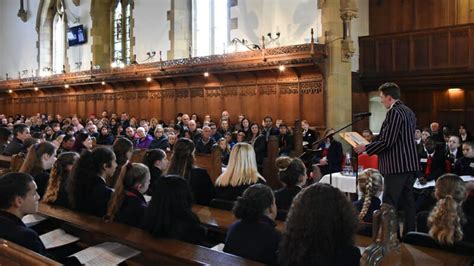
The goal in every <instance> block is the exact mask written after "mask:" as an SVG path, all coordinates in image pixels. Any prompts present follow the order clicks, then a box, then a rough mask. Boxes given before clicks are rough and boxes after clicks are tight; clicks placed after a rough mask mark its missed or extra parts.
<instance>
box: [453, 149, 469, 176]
mask: <svg viewBox="0 0 474 266" xmlns="http://www.w3.org/2000/svg"><path fill="white" fill-rule="evenodd" d="M462 153H463V155H464V157H461V158H460V159H459V160H457V161H456V163H455V164H454V171H453V172H454V173H455V174H457V175H460V176H461V175H471V176H474V142H473V141H467V142H464V143H463V144H462Z"/></svg>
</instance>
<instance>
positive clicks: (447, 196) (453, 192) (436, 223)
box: [428, 174, 474, 244]
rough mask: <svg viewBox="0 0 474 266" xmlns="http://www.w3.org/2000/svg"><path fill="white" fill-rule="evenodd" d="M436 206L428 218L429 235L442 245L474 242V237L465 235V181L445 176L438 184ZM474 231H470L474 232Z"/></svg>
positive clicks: (450, 175)
mask: <svg viewBox="0 0 474 266" xmlns="http://www.w3.org/2000/svg"><path fill="white" fill-rule="evenodd" d="M435 197H436V199H437V200H438V201H437V203H436V206H435V207H434V209H433V210H432V211H431V213H430V215H429V217H428V226H429V234H430V235H431V236H432V237H433V238H434V239H435V240H436V241H437V242H439V243H441V244H453V243H454V242H457V241H461V240H466V241H470V242H474V235H472V234H471V235H465V234H464V229H465V228H468V227H469V226H471V227H472V226H474V224H466V221H465V217H464V213H463V211H462V202H463V201H464V200H465V199H466V188H465V184H464V181H463V180H462V179H461V178H459V177H458V176H457V175H453V174H445V175H443V176H441V177H439V179H438V181H437V182H436V188H435ZM472 231H473V230H470V232H472Z"/></svg>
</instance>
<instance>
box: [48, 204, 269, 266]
mask: <svg viewBox="0 0 474 266" xmlns="http://www.w3.org/2000/svg"><path fill="white" fill-rule="evenodd" d="M39 213H40V214H42V215H45V216H47V217H48V218H50V219H51V220H53V221H54V222H56V223H57V225H58V226H59V227H61V228H63V229H64V230H65V231H66V232H68V233H70V234H72V235H75V236H77V237H79V238H81V241H83V242H85V243H87V244H88V245H96V244H98V243H101V242H105V241H113V242H119V243H121V244H124V245H127V246H129V247H132V248H134V249H137V250H140V251H141V254H140V255H139V256H136V257H134V258H132V259H130V260H131V262H133V263H137V264H166V265H204V264H210V265H260V264H259V263H257V262H254V261H250V260H247V259H244V258H241V257H237V256H234V255H231V254H226V253H223V252H219V251H215V250H211V249H209V248H206V247H202V246H198V245H193V244H189V243H185V242H181V241H178V240H173V239H157V238H153V237H152V236H151V235H149V234H148V233H147V232H145V231H143V230H141V229H138V228H133V227H130V226H127V225H123V224H119V223H114V222H104V221H103V220H102V219H101V218H98V217H95V216H90V215H87V214H82V213H77V212H74V211H71V210H68V209H65V208H60V207H55V206H51V205H47V204H44V203H41V204H40V208H39Z"/></svg>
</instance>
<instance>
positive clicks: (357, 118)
mask: <svg viewBox="0 0 474 266" xmlns="http://www.w3.org/2000/svg"><path fill="white" fill-rule="evenodd" d="M368 116H370V114H369V115H368ZM365 117H366V116H358V117H354V118H353V120H352V122H350V123H349V124H347V125H345V126H344V127H342V128H340V129H338V130H336V131H335V132H334V133H331V134H329V135H327V136H324V137H322V138H320V139H318V140H317V141H315V142H313V144H312V146H313V147H314V146H315V145H318V144H319V143H321V142H322V141H324V140H325V139H327V138H330V137H332V136H334V135H336V134H337V133H339V132H341V131H343V130H344V129H346V128H348V127H350V126H352V125H353V124H355V123H357V122H359V121H362V120H363V119H364V118H365ZM328 167H329V184H330V185H332V171H331V161H330V160H328ZM358 177H359V158H358V156H356V192H357V178H358Z"/></svg>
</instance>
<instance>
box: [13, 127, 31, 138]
mask: <svg viewBox="0 0 474 266" xmlns="http://www.w3.org/2000/svg"><path fill="white" fill-rule="evenodd" d="M27 128H28V126H27V125H25V124H15V125H14V126H13V136H15V137H16V136H17V135H18V134H19V133H23V132H25V130H26V129H27Z"/></svg>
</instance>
